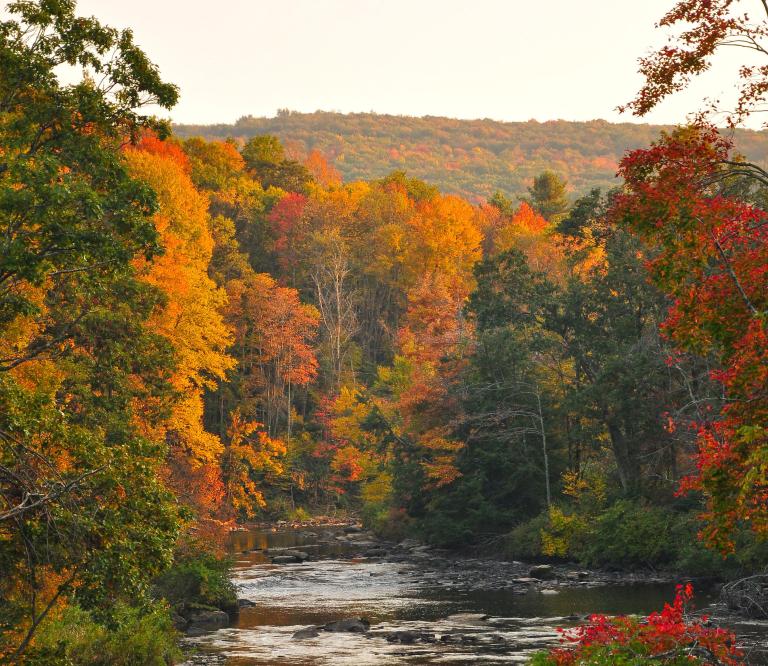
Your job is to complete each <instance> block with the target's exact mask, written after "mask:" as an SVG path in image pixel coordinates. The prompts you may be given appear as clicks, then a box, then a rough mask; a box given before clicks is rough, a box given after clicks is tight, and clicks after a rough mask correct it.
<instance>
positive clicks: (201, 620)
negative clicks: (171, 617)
mask: <svg viewBox="0 0 768 666" xmlns="http://www.w3.org/2000/svg"><path fill="white" fill-rule="evenodd" d="M228 624H229V615H227V614H226V613H225V612H224V611H221V610H195V611H192V612H191V613H190V614H189V624H188V625H187V628H186V632H187V635H188V636H200V635H201V634H207V633H208V632H209V631H216V630H217V629H223V628H224V627H226V626H227V625H228Z"/></svg>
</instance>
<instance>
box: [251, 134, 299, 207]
mask: <svg viewBox="0 0 768 666" xmlns="http://www.w3.org/2000/svg"><path fill="white" fill-rule="evenodd" d="M240 152H241V155H242V156H243V160H244V161H245V165H246V168H247V169H248V170H249V171H250V172H251V173H252V174H253V176H254V177H255V178H256V179H257V180H258V181H259V183H261V185H262V187H264V189H267V188H270V187H277V188H280V189H281V190H285V191H286V192H302V193H306V192H307V187H308V185H309V183H311V182H312V180H313V179H312V174H311V173H310V172H309V169H307V167H305V166H304V165H303V164H300V163H299V162H297V161H295V160H288V159H286V158H285V149H284V148H283V146H282V144H281V143H280V141H279V140H278V139H277V137H274V136H269V135H264V136H255V137H253V138H251V139H249V141H248V142H247V143H246V144H245V146H243V148H242V150H241V151H240Z"/></svg>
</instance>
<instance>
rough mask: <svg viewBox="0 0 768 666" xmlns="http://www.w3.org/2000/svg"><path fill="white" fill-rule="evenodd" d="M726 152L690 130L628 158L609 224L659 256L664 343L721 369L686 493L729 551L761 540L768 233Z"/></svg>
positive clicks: (712, 134)
mask: <svg viewBox="0 0 768 666" xmlns="http://www.w3.org/2000/svg"><path fill="white" fill-rule="evenodd" d="M730 148H731V147H730V144H729V142H728V141H727V140H726V139H724V138H723V137H721V136H720V135H719V134H718V132H717V131H716V130H715V129H714V128H707V127H694V128H686V129H680V130H678V131H676V132H675V133H673V134H670V135H665V136H663V137H662V138H661V139H660V140H659V141H658V142H656V143H655V144H654V145H652V146H651V147H650V148H648V149H645V150H638V151H634V152H633V153H631V154H629V155H628V156H627V157H626V158H625V159H624V161H623V162H622V165H621V174H622V175H623V176H624V178H625V180H626V182H627V191H626V193H625V194H623V195H622V196H620V197H618V198H617V200H616V202H615V205H614V207H613V209H612V213H611V214H612V218H613V220H615V221H616V222H617V223H618V224H621V225H624V226H626V227H627V228H629V229H631V230H633V231H634V232H636V233H638V234H639V235H640V236H641V237H642V238H644V239H645V240H646V242H647V243H649V244H650V245H651V246H652V247H654V248H655V250H656V253H655V256H654V257H653V259H652V260H651V261H650V264H649V265H650V268H651V272H652V274H653V276H654V279H655V280H656V282H657V284H658V285H659V286H660V287H661V288H662V289H663V290H664V291H665V292H667V293H668V294H669V295H670V296H671V297H672V298H673V304H672V307H671V310H670V313H669V316H668V317H667V319H666V321H665V324H664V329H665V332H666V333H667V335H668V336H669V337H670V338H671V339H672V340H673V341H674V342H675V344H676V345H677V346H678V347H679V348H680V349H682V350H687V351H691V352H694V353H697V354H700V355H704V354H708V353H714V354H715V355H716V357H717V358H718V359H719V362H720V369H718V370H716V371H713V373H712V377H713V378H714V379H715V380H716V381H718V382H719V383H720V384H721V385H722V387H723V394H724V397H725V405H724V406H723V407H722V409H721V410H714V411H713V412H712V413H711V414H706V415H704V418H702V419H699V420H698V433H699V434H698V442H699V454H698V462H697V472H696V473H694V475H693V476H692V477H691V478H690V479H689V481H688V482H687V483H686V484H685V485H684V487H685V488H691V489H697V490H701V491H702V492H703V493H704V495H705V497H706V500H707V513H706V517H707V520H708V526H707V528H706V530H705V536H706V537H707V539H708V540H710V541H711V542H713V543H715V544H717V545H718V546H720V547H721V548H725V549H727V548H729V547H732V541H731V537H732V534H733V530H734V529H735V527H736V526H737V525H738V524H739V523H741V522H744V523H747V524H749V525H750V526H751V527H752V529H754V530H755V531H757V532H760V533H764V532H765V531H766V529H768V516H766V511H765V507H766V503H765V497H766V494H765V493H766V488H767V487H768V482H766V479H765V474H764V473H763V472H762V470H763V468H764V464H763V460H764V457H765V452H766V451H767V450H768V440H767V439H766V431H765V427H764V426H765V423H766V415H767V412H766V409H768V403H766V399H765V386H766V385H768V357H766V349H768V344H766V342H768V340H766V335H767V334H766V325H765V313H766V308H768V303H767V302H766V293H768V290H766V275H767V273H766V266H768V243H767V242H766V241H767V240H768V236H766V229H768V226H767V225H766V213H765V212H764V210H763V209H762V208H760V207H758V206H755V205H753V204H750V203H748V202H747V201H745V200H744V198H743V197H734V196H731V195H729V189H730V188H731V187H732V185H731V183H732V181H733V180H734V179H739V175H738V167H737V168H736V173H734V170H733V169H732V165H733V163H734V160H733V159H732V157H731V155H730ZM745 173H746V179H747V181H748V182H749V183H754V182H755V178H754V177H753V173H752V171H751V170H746V171H745ZM766 182H768V181H766ZM758 183H759V184H758V187H760V188H762V187H763V183H762V182H759V181H758ZM742 192H743V190H742Z"/></svg>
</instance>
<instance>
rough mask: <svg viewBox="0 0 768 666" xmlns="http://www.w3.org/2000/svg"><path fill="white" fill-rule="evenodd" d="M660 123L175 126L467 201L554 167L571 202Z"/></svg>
mask: <svg viewBox="0 0 768 666" xmlns="http://www.w3.org/2000/svg"><path fill="white" fill-rule="evenodd" d="M663 129H668V128H665V127H663V126H660V125H640V124H635V123H621V124H613V123H609V122H607V121H605V120H593V121H589V122H569V121H565V120H555V121H549V122H544V123H540V122H537V121H535V120H529V121H527V122H515V123H506V122H498V121H495V120H488V119H485V120H455V119H452V118H442V117H436V116H425V117H423V118H411V117H407V116H390V115H380V114H376V113H352V114H342V113H329V112H324V111H317V112H315V113H297V112H293V111H287V110H281V111H279V112H278V114H277V116H276V117H275V118H254V117H253V116H245V117H243V118H240V119H239V120H238V121H237V122H236V123H234V124H233V125H228V124H219V125H177V126H176V127H175V128H174V132H175V134H176V135H177V136H179V137H191V136H202V137H205V138H207V139H215V138H224V137H233V138H235V139H239V140H247V139H248V138H250V137H252V136H254V135H257V134H273V135H276V136H277V137H279V138H280V140H281V142H282V143H283V144H284V145H285V146H286V147H287V148H288V151H289V152H290V153H292V154H293V156H294V157H296V158H299V159H301V158H303V157H304V156H306V155H307V154H308V153H309V152H310V151H312V150H319V151H320V152H321V153H323V154H324V155H325V156H326V157H327V158H328V159H329V160H331V161H332V162H333V163H334V165H335V166H336V168H337V169H338V170H339V172H340V173H341V175H342V176H343V178H344V180H345V182H349V181H353V180H372V179H376V178H382V177H383V176H385V175H387V174H388V173H391V172H392V171H394V170H404V171H406V172H407V173H408V174H409V175H410V176H414V177H416V178H419V179H422V180H425V181H427V182H429V183H431V184H434V185H437V186H438V187H439V188H440V189H441V190H442V191H443V192H445V193H451V194H459V195H461V196H463V197H468V198H484V199H488V198H490V197H491V196H492V195H493V194H494V193H495V192H497V191H498V192H502V193H504V194H505V195H507V196H517V195H519V194H521V193H524V192H525V190H526V187H527V186H528V185H530V184H531V181H532V180H533V177H534V176H535V175H536V174H539V173H541V172H542V171H543V170H545V169H551V170H553V171H556V172H558V173H560V174H561V175H562V176H564V177H565V178H566V180H567V181H568V183H569V185H570V188H571V192H570V194H571V196H572V197H573V198H575V197H576V196H579V195H582V194H585V193H587V192H588V191H589V190H590V189H591V188H593V187H601V188H609V187H611V186H613V185H615V184H616V180H615V173H616V169H617V165H618V161H619V159H620V158H621V156H622V155H623V154H624V152H625V151H627V150H631V149H634V148H638V147H640V146H645V145H648V144H649V143H650V142H651V141H652V140H653V139H655V138H656V137H658V134H659V131H660V130H663ZM736 144H737V146H738V148H739V150H741V151H742V152H743V153H744V154H745V155H746V156H747V157H749V158H750V159H751V160H754V161H756V162H758V163H760V164H764V163H766V162H768V135H766V133H765V132H752V131H747V130H738V131H737V132H736Z"/></svg>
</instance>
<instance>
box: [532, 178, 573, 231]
mask: <svg viewBox="0 0 768 666" xmlns="http://www.w3.org/2000/svg"><path fill="white" fill-rule="evenodd" d="M527 201H528V203H529V204H530V206H531V208H533V210H535V211H536V212H537V213H538V214H539V215H541V216H542V217H543V218H544V219H545V220H547V221H549V222H558V221H559V219H560V217H561V216H562V215H563V214H564V213H565V212H566V211H567V210H568V194H567V192H566V184H565V181H564V180H563V179H562V178H560V176H558V175H557V174H556V173H555V172H553V171H544V172H542V173H541V174H539V175H538V176H536V177H535V178H534V179H533V185H532V186H531V187H529V188H528V199H527Z"/></svg>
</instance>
